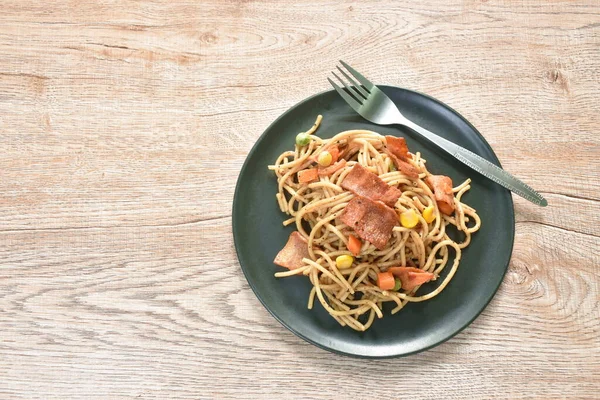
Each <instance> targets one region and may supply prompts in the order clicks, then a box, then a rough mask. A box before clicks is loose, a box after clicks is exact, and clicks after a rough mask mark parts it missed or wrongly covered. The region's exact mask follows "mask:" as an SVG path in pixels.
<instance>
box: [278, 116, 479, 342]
mask: <svg viewBox="0 0 600 400" xmlns="http://www.w3.org/2000/svg"><path fill="white" fill-rule="evenodd" d="M320 122H321V116H320V115H319V116H318V118H317V120H316V122H315V124H314V126H313V127H312V128H311V129H310V130H309V131H307V132H305V133H303V134H300V135H299V136H298V138H297V141H296V143H297V144H296V146H295V149H294V150H293V151H286V152H284V153H282V154H281V155H280V156H279V157H278V158H277V160H276V161H275V163H274V164H273V165H270V166H269V169H271V170H273V171H274V172H275V174H276V176H277V182H278V191H277V194H276V199H277V203H278V205H279V208H280V210H281V211H282V212H284V213H285V214H287V215H289V218H288V219H286V220H285V221H284V222H283V225H285V226H287V225H292V224H294V225H295V227H296V231H295V232H294V233H293V234H292V235H291V236H290V239H289V240H288V244H287V245H286V247H285V248H284V249H283V250H282V251H281V252H280V253H279V254H278V256H277V258H276V260H275V263H276V264H279V265H281V266H284V267H287V268H288V269H289V271H284V272H277V273H275V276H276V277H278V278H283V277H288V276H294V275H304V276H307V277H308V279H309V280H310V282H311V283H312V285H313V287H312V290H311V292H310V295H309V298H308V308H309V309H312V307H313V305H314V302H315V298H316V299H317V301H318V302H319V303H320V304H321V305H322V306H323V308H324V309H325V310H327V312H328V313H329V314H330V315H331V316H332V317H333V318H334V319H335V320H337V321H338V322H339V323H340V324H341V325H342V326H349V327H350V328H352V329H355V330H357V331H365V330H366V329H368V328H369V327H370V326H371V325H372V324H373V321H374V319H375V317H378V318H382V317H383V312H382V310H383V303H386V302H393V303H394V305H395V307H394V308H393V309H392V311H391V313H392V314H395V313H397V312H398V311H400V310H401V309H402V308H403V307H404V306H405V305H406V304H407V303H410V302H421V301H425V300H428V299H431V298H432V297H435V296H436V295H438V294H439V293H440V292H441V291H442V290H443V289H444V288H445V287H446V286H447V285H448V283H449V282H450V280H451V279H452V277H453V276H454V274H455V273H456V271H457V269H458V266H459V262H460V258H461V251H462V249H463V248H465V247H466V246H468V245H469V243H470V241H471V234H472V233H474V232H476V231H477V230H478V229H479V227H480V225H481V221H480V218H479V217H478V215H477V213H476V211H475V210H474V209H473V208H471V207H470V206H468V205H467V204H465V203H463V202H462V200H461V199H462V197H463V195H464V194H465V192H467V191H468V190H469V189H470V179H467V180H466V181H465V182H463V183H462V184H460V185H459V186H457V187H452V182H451V180H450V178H448V177H445V176H441V175H432V174H431V173H430V172H429V171H428V170H427V168H426V160H425V159H423V158H422V157H421V155H420V153H418V152H417V153H415V154H412V153H409V152H408V148H407V147H406V144H405V143H404V140H403V139H401V138H394V137H391V136H382V135H380V134H378V133H376V132H372V131H367V130H349V131H345V132H341V133H338V134H337V135H335V136H334V137H332V138H331V139H322V138H320V137H318V136H316V135H314V133H315V132H316V131H317V129H318V127H319V125H320ZM382 182H383V183H382ZM449 225H451V226H454V227H455V228H456V229H457V230H458V231H460V232H462V233H463V236H464V239H463V240H462V241H461V242H456V241H454V240H452V239H451V238H450V237H449V236H448V230H447V228H448V226H449ZM451 252H454V253H455V257H454V261H453V262H452V265H451V266H450V269H449V271H448V273H447V274H446V276H445V278H443V281H442V282H441V283H440V284H439V285H437V287H436V288H435V289H434V290H432V291H430V292H429V293H426V294H422V295H418V296H417V295H416V292H417V290H418V289H419V287H420V286H421V284H423V283H425V282H428V281H432V280H436V279H437V278H438V277H439V275H440V274H441V272H442V271H443V270H444V269H445V268H446V267H447V264H448V261H449V259H450V254H451ZM392 285H393V286H394V287H393V288H392V287H391V286H392Z"/></svg>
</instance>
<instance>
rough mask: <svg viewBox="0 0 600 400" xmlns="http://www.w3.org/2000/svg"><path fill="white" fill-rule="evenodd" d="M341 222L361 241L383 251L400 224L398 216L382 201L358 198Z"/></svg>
mask: <svg viewBox="0 0 600 400" xmlns="http://www.w3.org/2000/svg"><path fill="white" fill-rule="evenodd" d="M340 220H341V221H342V222H343V223H344V224H346V225H348V226H349V227H350V228H352V229H354V231H355V232H356V234H357V235H358V236H360V238H361V239H363V240H367V241H369V242H371V243H373V245H374V246H375V247H377V248H378V249H379V250H383V248H384V247H385V245H386V244H387V242H388V240H390V236H391V235H392V230H393V229H394V225H396V223H397V222H398V216H397V215H396V213H395V212H394V210H392V209H391V208H390V207H388V206H386V205H385V204H384V203H382V202H381V201H373V200H370V199H368V198H366V197H361V196H357V197H355V198H353V199H352V200H350V202H349V203H348V205H347V206H346V208H345V209H344V213H343V214H342V216H341V217H340Z"/></svg>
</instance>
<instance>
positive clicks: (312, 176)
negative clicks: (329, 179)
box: [298, 168, 319, 183]
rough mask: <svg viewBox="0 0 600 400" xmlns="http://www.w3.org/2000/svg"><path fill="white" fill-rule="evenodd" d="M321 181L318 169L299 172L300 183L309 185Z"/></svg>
mask: <svg viewBox="0 0 600 400" xmlns="http://www.w3.org/2000/svg"><path fill="white" fill-rule="evenodd" d="M317 179H319V170H318V169H316V168H309V169H304V170H302V171H298V183H309V182H312V181H316V180H317Z"/></svg>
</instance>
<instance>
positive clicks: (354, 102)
mask: <svg viewBox="0 0 600 400" xmlns="http://www.w3.org/2000/svg"><path fill="white" fill-rule="evenodd" d="M340 64H342V66H343V67H344V68H345V69H346V70H348V71H349V72H350V75H352V77H354V79H353V78H352V77H351V76H350V75H348V74H347V73H346V72H345V71H344V70H343V69H342V68H340V67H339V66H338V67H337V69H338V70H339V72H340V73H341V74H342V75H343V77H344V78H345V79H346V80H344V79H342V78H340V77H339V76H338V75H337V74H336V73H335V72H332V74H333V76H335V77H336V78H337V80H338V81H340V83H341V84H342V86H343V88H342V87H340V86H338V85H337V84H336V83H335V82H334V81H333V80H331V79H330V78H327V80H328V81H329V83H330V84H331V86H333V88H334V89H335V90H336V91H337V92H338V93H339V95H340V96H342V98H343V99H344V100H345V101H346V103H348V105H349V106H350V107H352V108H353V109H354V111H356V112H357V113H359V114H360V115H361V116H362V117H363V118H364V119H366V120H368V121H371V122H373V123H375V124H379V125H390V124H397V123H400V122H401V121H402V120H403V119H404V117H403V116H402V114H401V113H400V111H399V110H398V107H396V105H395V104H394V102H393V101H392V100H391V99H390V98H389V97H388V96H387V95H386V94H385V93H383V92H382V91H381V90H380V89H379V88H378V87H377V86H375V85H373V83H371V82H370V81H369V80H368V79H367V78H365V77H364V76H363V75H361V74H360V73H359V72H358V71H356V70H355V69H354V68H352V67H351V66H350V65H348V64H346V63H345V62H343V61H342V60H340ZM357 81H358V82H357Z"/></svg>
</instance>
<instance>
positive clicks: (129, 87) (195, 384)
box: [0, 0, 600, 399]
mask: <svg viewBox="0 0 600 400" xmlns="http://www.w3.org/2000/svg"><path fill="white" fill-rule="evenodd" d="M0 9H1V10H2V12H0V145H1V148H2V151H0V188H1V189H2V190H0V257H1V258H0V259H1V260H2V261H1V262H0V324H1V326H2V329H1V330H0V398H28V399H29V398H43V399H48V398H56V399H66V398H99V399H100V398H102V399H106V398H115V399H116V398H181V399H196V398H247V399H261V398H298V399H314V398H348V397H350V396H353V397H358V398H377V399H386V398H390V399H391V398H404V397H409V398H418V399H421V398H422V399H438V398H456V399H458V398H473V399H488V398H491V397H499V398H589V399H592V398H597V396H598V389H599V384H598V382H600V269H599V268H600V233H598V231H596V229H595V228H596V227H597V226H599V225H600V217H599V215H600V195H599V194H598V193H600V138H599V137H598V131H599V130H600V114H599V113H598V106H597V104H598V100H599V96H600V23H599V21H600V4H598V3H597V2H594V1H589V0H587V1H559V0H553V1H542V0H525V1H519V2H517V1H509V0H505V1H486V0H482V1H475V0H465V1H445V2H439V1H432V0H429V1H425V2H387V1H362V2H352V1H344V2H324V1H311V2H278V1H231V2H224V1H216V0H212V1H200V2H199V1H191V0H188V1H181V0H180V1H171V2H169V1H163V0H141V1H109V0H101V1H79V2H59V1H46V2H39V1H38V2H33V1H29V0H27V1H17V0H3V1H1V2H0ZM339 58H343V59H344V60H346V61H348V62H349V63H351V64H352V65H353V66H355V67H356V68H357V69H359V70H361V71H364V72H365V73H366V74H368V75H369V76H370V77H371V78H372V79H373V80H374V81H375V82H377V83H387V84H393V85H400V86H405V87H408V88H411V89H415V90H419V91H421V92H425V93H428V94H430V95H432V96H434V97H437V98H439V99H440V100H442V101H444V102H446V103H447V104H449V105H450V106H451V107H453V108H454V109H456V110H458V111H459V112H460V113H461V114H463V115H464V116H465V117H466V118H467V119H468V120H469V121H470V122H471V123H473V125H475V126H476V127H477V128H478V129H479V130H480V131H481V132H482V133H483V134H484V136H485V138H486V139H487V140H488V141H489V143H490V144H491V145H492V146H493V148H494V150H495V151H496V153H497V155H498V157H499V159H500V160H501V162H502V164H503V166H504V167H505V168H506V169H507V170H509V171H510V172H512V173H514V174H516V175H518V176H519V177H521V178H522V179H523V180H525V181H526V182H528V183H530V184H531V185H532V186H533V187H535V188H536V189H539V190H540V191H541V192H542V193H543V194H544V195H545V196H546V197H547V199H548V201H549V203H550V205H549V206H548V207H547V208H545V209H540V208H537V207H535V206H534V205H531V204H529V203H527V202H526V201H524V200H521V199H520V198H516V197H515V198H514V200H515V212H516V218H517V225H516V226H517V234H516V240H515V248H514V250H513V256H512V261H511V265H510V270H509V272H508V274H507V276H506V278H505V279H504V282H503V284H502V286H501V288H500V290H499V292H498V294H497V296H496V297H495V298H494V300H493V301H492V303H491V304H490V305H489V306H488V308H486V310H485V311H484V313H483V314H482V315H481V316H480V317H479V318H478V319H477V320H476V321H475V322H474V323H473V324H472V325H471V326H469V327H468V328H467V329H466V330H465V331H463V332H462V333H460V334H459V335H457V336H456V337H455V338H453V339H452V340H450V341H449V342H447V343H445V344H443V345H441V346H438V347H436V348H434V349H432V350H430V351H427V352H425V353H422V354H418V355H414V356H411V357H408V358H404V359H395V360H383V361H358V360H353V359H349V358H345V357H341V356H337V355H333V354H330V353H327V352H324V351H322V350H320V349H317V348H315V347H313V346H311V345H309V344H307V343H305V342H303V341H302V340H301V339H298V338H296V337H295V336H294V335H292V334H291V333H290V332H288V331H287V330H285V329H284V328H283V327H281V326H280V325H279V324H278V323H277V322H276V321H275V320H274V319H273V318H272V317H271V316H270V315H269V314H268V312H267V311H266V310H265V309H264V308H263V307H262V306H261V305H260V303H259V302H258V300H257V299H256V298H255V297H254V295H253V293H252V291H251V290H250V288H249V287H248V285H247V283H246V282H245V280H244V278H243V275H242V274H241V271H240V268H239V264H238V262H237V259H236V257H235V251H234V249H233V243H232V237H231V228H230V227H231V217H230V216H231V201H232V197H233V190H234V187H235V182H236V178H237V175H238V172H239V169H240V167H241V165H242V163H243V161H244V159H245V157H246V155H247V153H248V151H249V150H250V148H251V147H252V145H253V143H254V141H255V140H256V138H258V136H259V135H260V134H261V133H262V131H263V130H264V129H265V128H266V127H267V126H268V124H269V123H270V122H271V121H272V120H273V119H275V118H276V117H277V116H278V115H279V114H280V113H281V112H283V111H284V110H285V109H287V108H288V107H290V106H292V105H293V104H295V103H296V102H298V101H300V100H302V99H303V98H305V97H307V96H309V95H312V94H314V93H316V92H319V91H323V90H327V89H328V87H327V82H326V80H325V76H326V74H327V72H328V71H329V70H330V69H331V68H332V67H333V66H334V65H335V63H336V61H337V60H338V59H339Z"/></svg>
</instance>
